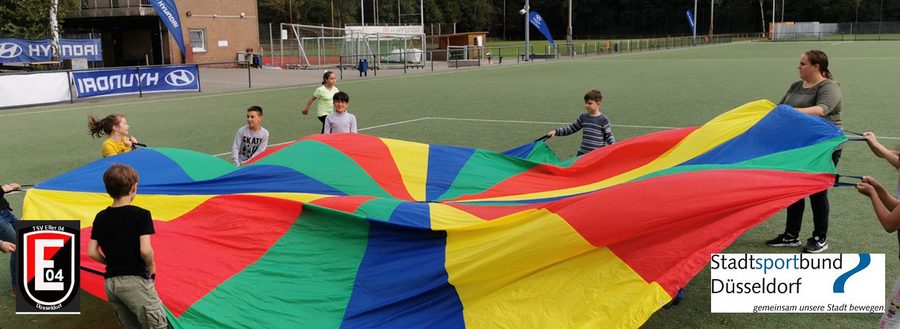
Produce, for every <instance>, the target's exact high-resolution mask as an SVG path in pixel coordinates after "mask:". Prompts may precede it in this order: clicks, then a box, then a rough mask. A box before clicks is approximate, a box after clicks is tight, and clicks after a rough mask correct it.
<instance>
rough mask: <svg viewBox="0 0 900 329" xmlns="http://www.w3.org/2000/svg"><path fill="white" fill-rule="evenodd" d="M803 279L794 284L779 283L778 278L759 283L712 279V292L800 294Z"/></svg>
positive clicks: (766, 279)
mask: <svg viewBox="0 0 900 329" xmlns="http://www.w3.org/2000/svg"><path fill="white" fill-rule="evenodd" d="M802 281H803V278H797V281H794V282H784V281H781V282H779V281H778V278H762V279H760V280H759V281H738V282H735V281H734V279H727V280H722V279H712V281H711V282H710V291H711V292H712V293H714V294H718V293H726V294H799V293H800V285H801V284H803V282H802Z"/></svg>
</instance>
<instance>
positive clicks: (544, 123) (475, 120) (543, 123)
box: [429, 117, 679, 129]
mask: <svg viewBox="0 0 900 329" xmlns="http://www.w3.org/2000/svg"><path fill="white" fill-rule="evenodd" d="M429 119H433V120H451V121H474V122H500V123H524V124H539V125H567V124H570V123H572V122H571V121H570V122H551V121H521V120H492V119H469V118H443V117H431V118H429ZM612 126H613V127H625V128H642V129H675V128H679V127H666V126H635V125H619V124H614V125H612Z"/></svg>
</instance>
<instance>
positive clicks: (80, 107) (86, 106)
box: [0, 41, 893, 118]
mask: <svg viewBox="0 0 900 329" xmlns="http://www.w3.org/2000/svg"><path fill="white" fill-rule="evenodd" d="M747 43H750V41H740V42H732V43H723V44H714V45H707V46H701V47H724V46H733V45H739V44H747ZM697 48H700V47H681V48H672V49H660V50H654V51H637V52H629V53H618V54H614V55H602V56H586V57H579V56H575V58H574V59H572V58H566V59H565V60H562V59H561V60H552V61H535V62H532V63H531V64H529V65H537V64H544V63H561V62H566V61H581V60H604V59H612V58H618V57H630V56H638V55H644V54H653V53H661V52H671V51H682V50H687V49H697ZM891 58H893V57H891ZM511 67H521V66H518V64H517V65H505V66H504V65H496V66H494V67H486V68H480V70H494V69H505V68H511ZM469 71H471V70H466V69H463V70H444V71H434V72H424V73H414V74H405V75H391V76H386V77H377V78H372V79H362V80H341V84H342V85H343V84H356V83H362V82H366V81H375V80H392V79H404V78H413V77H425V76H434V75H444V74H453V73H457V72H469ZM318 84H319V83H317V82H311V83H303V84H297V85H292V86H282V87H271V88H269V87H266V88H259V89H251V90H241V91H231V90H225V91H216V92H213V93H210V94H201V95H195V96H186V97H174V98H161V99H149V100H146V101H142V100H141V99H140V98H138V100H137V101H135V100H131V99H125V100H123V101H121V102H115V103H106V104H88V103H73V104H68V105H70V106H71V107H66V108H58V109H50V110H43V111H40V110H36V111H25V112H18V113H8V114H0V118H2V117H13V116H20V115H30V114H43V113H54V112H62V111H73V110H84V109H90V110H93V109H98V108H106V107H120V106H122V105H124V104H128V105H131V104H155V103H164V102H172V101H175V102H177V101H181V100H188V99H204V98H210V97H221V96H222V95H224V94H227V95H229V96H230V95H243V94H250V93H258V92H269V91H278V90H286V89H301V88H306V87H309V86H316V85H318ZM176 96H177V95H176ZM163 97H165V96H163ZM55 106H67V105H66V104H50V105H40V106H35V107H34V109H40V108H44V107H55ZM10 111H12V110H10Z"/></svg>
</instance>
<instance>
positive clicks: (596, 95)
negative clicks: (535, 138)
mask: <svg viewBox="0 0 900 329" xmlns="http://www.w3.org/2000/svg"><path fill="white" fill-rule="evenodd" d="M602 100H603V95H602V94H600V91H599V90H596V89H594V90H591V91H589V92H587V94H584V110H585V111H587V113H582V114H581V115H579V116H578V119H575V122H574V123H572V124H570V125H568V126H565V127H559V128H556V129H553V130H551V131H550V132H548V133H547V136H550V137H553V136H567V135H571V134H574V133H576V132H578V131H579V130H582V129H583V130H584V132H583V133H582V138H581V148H579V149H578V155H579V156H580V155H582V154H585V153H588V152H590V151H593V150H594V149H598V148H601V147H604V146H606V145H612V144H614V143H615V142H616V137H615V136H613V133H612V128H611V127H610V124H609V118H607V117H606V115H605V114H603V113H600V102H601V101H602Z"/></svg>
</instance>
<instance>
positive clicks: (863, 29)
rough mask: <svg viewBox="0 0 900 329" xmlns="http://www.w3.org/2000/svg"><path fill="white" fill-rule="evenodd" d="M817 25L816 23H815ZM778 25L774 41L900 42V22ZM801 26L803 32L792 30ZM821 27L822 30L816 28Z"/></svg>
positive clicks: (775, 29)
mask: <svg viewBox="0 0 900 329" xmlns="http://www.w3.org/2000/svg"><path fill="white" fill-rule="evenodd" d="M813 23H815V22H813ZM801 24H804V23H777V24H776V25H775V28H774V31H775V32H774V36H773V40H774V41H879V40H893V41H896V40H900V22H849V23H825V24H819V23H815V24H804V25H801ZM797 25H801V26H803V27H804V29H803V30H798V29H795V28H792V26H797ZM814 26H819V27H820V28H815V27H814Z"/></svg>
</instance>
